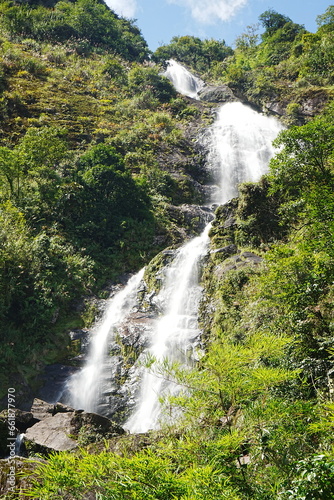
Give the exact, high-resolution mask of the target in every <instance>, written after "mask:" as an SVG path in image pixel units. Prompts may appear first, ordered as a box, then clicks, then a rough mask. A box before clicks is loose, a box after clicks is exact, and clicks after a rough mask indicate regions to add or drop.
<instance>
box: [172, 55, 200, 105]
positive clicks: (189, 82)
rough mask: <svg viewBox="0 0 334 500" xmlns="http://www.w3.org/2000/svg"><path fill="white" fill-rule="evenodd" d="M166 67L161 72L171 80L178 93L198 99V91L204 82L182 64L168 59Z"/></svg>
mask: <svg viewBox="0 0 334 500" xmlns="http://www.w3.org/2000/svg"><path fill="white" fill-rule="evenodd" d="M167 64H168V66H167V69H166V71H165V72H164V73H163V74H164V76H166V77H167V78H168V79H169V80H171V82H172V83H173V85H174V87H175V88H176V90H177V91H178V92H180V94H183V95H186V96H188V97H192V98H193V99H198V92H199V91H200V90H201V89H202V88H203V87H204V85H205V84H204V82H203V80H201V79H200V78H198V77H196V76H194V75H193V74H192V73H190V71H188V70H187V69H186V68H185V67H184V66H182V64H180V63H178V62H177V61H174V59H169V61H167Z"/></svg>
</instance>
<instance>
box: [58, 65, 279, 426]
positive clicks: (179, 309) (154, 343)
mask: <svg viewBox="0 0 334 500" xmlns="http://www.w3.org/2000/svg"><path fill="white" fill-rule="evenodd" d="M167 71H169V76H168V75H166V76H168V77H169V78H170V79H171V80H172V81H173V83H174V85H175V86H176V88H177V89H178V90H179V91H180V92H182V93H185V94H186V95H190V93H192V97H196V96H197V91H198V88H199V87H196V85H197V84H196V83H194V82H196V78H195V77H194V76H193V75H191V74H190V73H189V72H188V71H187V70H186V69H185V68H183V67H182V66H181V65H179V64H178V63H176V62H175V61H170V64H169V70H167ZM188 73H189V74H190V77H189V75H188ZM281 129H282V126H281V125H280V123H279V122H278V121H277V120H276V119H274V118H270V117H266V116H263V115H260V114H259V113H256V112H255V111H253V110H252V109H250V108H249V107H247V106H245V105H243V104H241V103H239V102H233V103H227V104H224V105H223V106H221V107H220V108H219V110H218V111H217V118H216V120H215V122H214V123H213V125H212V126H211V127H210V128H209V129H208V131H207V133H206V134H205V136H204V139H203V141H204V142H205V146H206V148H207V150H208V162H209V164H210V166H211V168H212V171H213V173H214V176H215V177H216V179H217V180H218V183H219V187H218V188H217V193H218V194H217V195H216V197H215V199H214V200H208V202H211V203H212V202H215V203H220V204H223V203H226V202H227V201H228V200H230V199H231V198H232V197H234V196H236V194H237V185H238V184H239V183H240V182H243V181H256V180H258V179H259V178H260V176H261V175H262V174H264V173H265V172H266V170H267V166H268V162H269V159H270V158H271V157H272V155H273V154H274V149H273V147H272V141H273V140H274V139H275V137H276V136H277V134H278V132H279V131H280V130H281ZM209 229H210V224H209V225H208V226H207V227H206V229H205V230H204V232H203V233H202V234H201V235H200V236H198V237H196V238H193V239H192V240H191V241H189V242H188V243H187V244H185V245H184V246H183V247H181V248H180V249H179V250H178V251H177V252H176V256H175V257H174V259H173V261H172V262H171V264H170V265H169V266H167V267H166V268H165V279H164V282H163V284H162V287H161V291H160V293H159V295H158V296H157V297H156V305H157V306H158V309H159V310H160V311H162V313H161V315H160V317H159V318H157V319H156V320H155V322H154V325H153V328H152V329H151V330H152V331H151V336H150V339H149V342H148V344H149V347H148V348H147V349H146V350H144V352H143V353H142V355H141V356H140V359H143V358H146V357H147V356H148V357H153V358H154V359H156V360H157V361H158V362H159V361H162V360H163V359H164V358H167V359H169V360H171V361H179V362H181V363H188V362H189V359H191V358H192V357H193V350H194V348H195V346H196V344H197V343H198V340H199V337H200V331H199V327H198V322H197V313H198V306H199V302H200V298H201V292H202V290H201V286H200V284H199V277H200V267H201V260H202V258H203V257H204V256H205V254H206V253H207V248H208V243H209V237H208V233H209ZM143 275H144V271H143V270H142V271H140V272H139V273H138V274H137V275H136V276H134V277H133V278H131V280H130V281H129V282H128V285H127V286H126V287H125V288H124V289H123V290H121V291H120V292H118V293H117V294H116V295H115V296H114V297H113V298H112V299H110V301H109V304H108V306H107V308H106V313H105V315H104V317H103V319H102V321H101V323H100V325H99V326H98V327H97V328H96V331H95V333H94V334H93V340H92V344H91V348H90V352H89V355H88V359H87V362H86V365H85V366H84V368H83V369H82V370H81V371H79V372H78V373H77V374H75V375H74V376H73V377H72V378H71V379H70V380H69V382H68V391H69V393H70V397H69V401H68V402H69V403H70V404H71V405H72V406H74V407H75V408H83V409H85V410H88V411H99V412H101V399H102V400H103V398H102V395H103V394H106V393H108V387H107V386H108V383H109V384H110V383H112V382H111V381H110V372H111V371H112V370H111V366H110V363H111V362H112V361H111V360H110V357H109V358H108V356H107V353H108V343H109V342H110V338H111V337H112V336H113V335H114V332H115V331H117V328H118V327H119V326H120V325H121V324H122V323H123V324H124V322H126V320H127V318H129V316H130V313H131V311H132V310H133V309H134V307H135V305H136V296H137V292H138V290H139V287H140V283H141V280H142V279H143ZM133 371H134V372H135V373H134V375H133V378H136V377H139V378H140V379H141V383H140V389H139V391H138V392H139V395H138V396H137V405H136V407H135V409H134V411H133V413H132V415H131V416H130V418H129V419H128V420H127V422H126V423H125V427H126V428H127V429H128V430H130V432H145V431H147V430H149V429H152V428H157V427H158V426H159V420H160V417H161V406H160V403H159V398H160V396H161V395H162V394H167V393H172V394H173V393H175V392H177V391H178V390H179V387H178V386H177V385H176V384H175V383H173V382H170V381H167V380H165V379H163V378H162V377H159V376H157V375H155V374H154V373H152V372H150V371H148V370H145V369H144V368H143V367H142V366H140V364H139V366H138V365H137V366H135V367H134V369H133ZM108 374H109V375H108ZM124 390H125V391H127V388H126V386H124Z"/></svg>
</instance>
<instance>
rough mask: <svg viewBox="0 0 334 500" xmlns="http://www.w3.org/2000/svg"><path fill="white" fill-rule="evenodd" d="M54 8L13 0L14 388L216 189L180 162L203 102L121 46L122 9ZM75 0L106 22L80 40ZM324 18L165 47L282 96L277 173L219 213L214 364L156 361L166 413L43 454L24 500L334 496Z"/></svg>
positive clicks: (6, 338) (6, 172) (266, 19)
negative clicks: (136, 429) (85, 306)
mask: <svg viewBox="0 0 334 500" xmlns="http://www.w3.org/2000/svg"><path fill="white" fill-rule="evenodd" d="M52 5H54V8H55V11H54V12H55V13H56V14H55V16H54V17H52V16H51V17H50V16H49V14H50V11H49V10H48V7H46V6H45V4H43V5H42V6H41V5H39V4H35V3H34V2H31V3H28V4H27V5H23V6H22V5H18V4H15V3H9V2H2V3H1V9H2V14H3V15H2V18H1V23H2V24H1V29H2V36H3V38H2V44H1V48H0V50H1V55H2V62H1V73H0V76H1V78H0V84H1V92H2V94H1V101H0V106H1V107H0V112H1V116H2V123H1V131H0V133H1V139H2V145H1V147H0V239H1V247H0V269H1V273H0V313H1V323H0V324H1V352H2V357H1V361H0V366H1V368H2V372H1V377H2V379H1V385H2V386H3V387H6V386H7V383H8V379H7V377H8V375H9V376H10V377H13V375H12V374H13V372H15V370H16V372H15V373H16V377H18V384H25V383H26V382H27V381H28V382H30V381H31V379H32V375H33V374H34V373H35V372H36V371H37V370H38V369H39V368H40V365H41V363H47V362H48V361H50V362H51V361H52V360H54V359H55V358H56V355H55V352H56V351H57V349H58V350H59V346H60V345H62V343H63V341H64V339H63V335H62V334H61V332H63V331H65V330H66V328H67V327H68V322H69V319H71V316H72V314H73V308H74V304H75V303H76V302H75V301H76V300H78V299H80V297H82V296H83V295H85V294H90V293H91V292H92V290H94V289H95V290H96V289H97V288H99V287H102V283H103V281H104V280H105V279H106V278H107V277H110V276H116V275H117V274H119V273H120V272H123V271H129V270H134V269H137V268H139V267H140V266H141V265H142V264H143V263H144V262H147V261H148V260H149V259H150V257H151V256H152V255H154V254H155V253H156V252H157V251H158V250H159V249H160V246H161V245H164V246H167V245H168V244H170V243H171V242H173V241H175V238H176V236H175V225H176V224H175V219H174V216H171V215H170V212H169V208H170V207H171V206H172V205H175V204H178V203H184V202H190V203H191V202H195V201H198V200H200V194H199V193H198V192H196V190H195V188H194V184H192V183H191V177H190V176H189V175H188V176H187V174H188V173H189V172H188V171H189V170H191V167H193V168H194V165H191V164H190V165H189V163H188V164H187V168H182V165H180V163H179V159H180V158H181V156H182V153H184V151H185V152H186V155H187V158H188V159H189V156H190V155H193V154H194V150H193V149H191V147H190V145H189V142H187V141H186V139H185V135H184V130H185V127H186V125H187V122H188V120H189V119H192V118H194V117H198V114H199V111H198V108H195V107H194V106H188V105H187V102H186V101H185V100H183V99H181V98H180V97H178V96H177V95H176V93H175V91H174V89H173V87H172V86H171V85H170V83H169V82H168V80H166V79H165V78H163V77H162V76H161V75H160V72H159V69H158V68H156V67H155V66H154V65H151V64H141V63H140V62H141V60H142V58H143V57H144V55H143V54H144V52H145V51H144V52H142V48H143V47H144V46H145V44H143V42H141V43H140V44H139V45H140V46H141V49H140V50H139V52H136V50H137V49H136V47H137V48H138V44H137V42H138V40H134V39H133V38H132V41H131V43H134V45H135V47H134V48H133V51H132V52H131V50H130V49H129V47H128V46H127V45H126V44H125V45H124V44H123V45H122V43H123V42H121V40H122V38H118V37H117V36H116V37H115V38H114V39H113V40H116V41H117V47H116V45H111V52H109V51H108V44H109V41H108V40H107V38H104V37H108V36H109V35H110V33H111V32H112V29H114V28H115V27H117V26H118V27H119V25H118V23H124V22H125V21H124V20H122V19H119V18H117V16H115V15H114V14H112V13H110V11H108V10H107V9H106V7H105V6H104V4H102V3H93V2H92V1H91V0H79V1H78V2H74V3H67V2H58V3H56V4H54V3H52ZM74 13H75V16H74ZM78 13H82V15H83V14H85V16H86V15H87V16H88V18H89V19H91V18H90V17H89V16H92V19H94V27H93V28H94V29H92V32H91V33H90V35H91V38H89V39H88V38H85V40H84V43H82V41H83V40H82V38H81V37H86V36H87V37H88V35H83V32H80V30H79V27H78V26H77V25H75V23H74V19H80V16H79V17H77V15H79V14H78ZM80 15H81V14H80ZM27 16H28V19H29V22H28V23H26V24H24V20H25V19H27ZM29 16H30V17H29ZM43 16H44V17H43ZM48 16H49V17H48ZM94 16H97V18H98V22H97V21H96V19H97V18H96V17H94ZM48 19H49V20H50V19H52V22H55V23H56V24H57V23H58V24H57V26H56V28H57V29H56V28H55V25H52V26H51V25H50V24H48V23H49V20H48ZM14 21H15V22H16V23H17V25H16V26H17V27H16V28H15V27H14V24H13V23H14ZM318 21H319V29H318V31H317V33H315V34H311V33H307V32H306V31H305V29H304V27H303V26H301V25H298V24H295V23H293V21H292V20H291V19H289V18H287V17H286V16H284V15H281V14H279V13H277V12H275V11H272V10H269V11H266V12H264V13H263V14H262V16H261V17H260V22H261V24H262V26H263V28H264V32H263V34H262V37H261V41H260V38H259V36H258V34H257V32H256V28H255V27H250V28H249V30H248V31H247V32H246V33H244V34H243V35H241V36H240V37H239V38H238V40H237V43H236V49H235V51H234V52H233V53H232V52H231V49H229V48H228V47H226V46H225V44H224V42H214V41H207V40H206V41H201V40H199V39H196V38H193V37H176V38H174V39H173V40H172V43H171V44H170V46H165V47H161V48H160V49H158V51H157V53H156V54H155V58H156V60H158V61H160V60H162V59H164V58H166V57H168V58H169V57H176V58H178V59H179V60H181V61H184V62H185V63H186V64H188V65H189V66H191V67H193V68H194V69H195V70H196V71H198V72H202V73H205V74H206V75H211V77H212V78H214V79H215V80H216V81H218V82H227V83H229V84H230V85H231V86H232V87H233V88H234V89H235V90H236V91H238V92H240V93H241V94H242V95H243V96H246V98H247V99H248V100H250V101H252V102H254V103H257V104H259V105H266V103H269V102H272V101H273V100H276V101H275V102H278V103H279V105H280V106H281V108H282V109H283V111H284V113H285V118H286V122H287V123H288V124H290V125H291V126H290V128H287V129H286V130H284V131H283V132H281V134H280V135H279V137H278V138H277V140H276V146H277V147H278V153H277V154H276V156H275V158H274V159H273V160H272V161H271V164H270V171H269V173H268V175H266V176H265V177H264V178H262V179H261V181H260V182H259V183H256V184H253V183H246V184H243V185H242V186H241V187H240V196H239V198H238V199H234V200H232V201H231V202H229V203H228V204H226V205H225V206H223V207H219V208H218V209H217V212H216V219H215V221H214V222H213V225H212V229H211V233H210V236H211V244H212V250H217V249H220V251H219V252H214V251H213V252H211V253H210V255H209V257H208V258H207V261H206V263H205V266H204V270H203V277H202V285H203V289H204V296H203V301H202V304H201V311H200V321H201V326H202V328H203V332H204V336H203V339H204V340H203V342H204V345H203V350H202V351H201V352H199V353H198V362H197V363H196V365H195V366H193V367H188V368H184V367H182V366H179V365H178V364H176V363H174V364H172V363H170V362H169V361H168V360H166V361H165V362H163V363H161V364H160V365H158V366H157V363H155V364H152V363H153V361H154V360H148V365H149V366H150V367H151V369H155V370H156V371H157V372H158V374H159V375H160V376H162V377H167V378H168V379H173V380H175V381H177V382H178V383H179V384H180V385H181V386H182V387H183V389H184V390H183V391H182V392H181V393H180V394H178V395H177V396H174V397H172V398H167V399H166V400H165V401H164V408H165V415H166V424H165V426H164V427H163V428H162V430H161V431H159V432H156V433H151V434H150V435H147V436H122V437H119V438H115V439H114V440H110V441H107V440H105V442H104V443H94V444H92V445H90V447H89V448H88V449H86V448H83V449H81V450H80V451H79V452H76V453H56V454H54V455H51V456H49V457H48V458H47V459H46V460H44V461H43V462H42V463H41V461H40V459H38V460H37V461H36V464H35V468H34V471H33V474H32V475H31V477H27V476H28V475H29V474H28V472H27V473H25V471H24V470H23V476H26V477H25V480H24V481H25V482H24V485H23V486H24V488H25V491H22V490H21V492H20V493H18V494H17V495H16V497H19V498H24V497H25V496H27V497H30V498H31V497H32V498H37V499H40V500H42V499H43V500H48V499H50V500H51V499H52V500H53V499H55V500H56V499H61V498H67V499H68V500H72V499H73V500H74V499H76V498H77V499H85V498H86V499H87V498H99V499H105V500H107V499H111V498H113V499H120V500H121V499H129V500H130V499H133V500H134V499H139V498H140V499H141V498H148V499H152V500H157V499H161V500H162V499H164V500H169V499H170V500H172V499H180V500H202V499H204V498H205V499H210V500H211V499H212V500H215V499H217V500H218V499H219V500H220V499H227V500H246V499H256V500H293V499H296V500H302V499H305V500H306V499H309V500H322V499H323V500H328V499H330V498H333V497H334V486H333V478H334V469H333V459H334V442H333V425H334V403H333V398H334V382H333V380H334V378H333V373H334V366H333V353H334V344H333V324H334V323H333V292H334V289H333V284H334V271H333V270H334V254H333V240H334V224H333V212H334V196H333V191H334V171H333V164H334V163H333V162H334V156H333V155H334V153H333V137H334V125H333V121H334V107H333V105H332V104H331V103H329V105H327V107H326V108H325V109H324V110H323V111H322V112H321V113H317V109H316V107H313V109H312V113H311V114H313V115H316V116H315V117H313V118H311V117H310V116H307V112H306V111H305V110H306V109H307V106H306V107H305V102H306V101H307V100H308V99H309V98H310V97H312V98H314V96H318V97H319V102H320V106H319V109H323V108H324V105H325V103H326V102H328V101H330V100H331V84H332V83H333V82H332V80H333V64H332V63H333V50H332V46H333V44H332V38H333V27H334V11H333V7H332V6H330V7H329V8H328V9H327V10H326V12H325V13H324V14H323V15H321V16H319V18H318ZM50 22H51V21H50ZM85 22H86V21H85ZM100 22H101V24H100V25H99V23H100ZM109 22H110V23H111V25H110V27H108V29H105V23H107V25H108V26H109V24H108V23H109ZM44 25H45V29H46V30H47V31H46V32H47V33H49V35H48V36H50V37H52V36H55V35H54V34H55V33H61V34H62V35H61V36H64V38H61V37H60V35H59V34H58V35H57V36H58V37H60V38H57V45H56V48H55V47H54V46H51V45H50V44H49V42H50V41H53V42H54V41H55V40H56V39H55V38H48V39H47V40H46V41H42V38H43V37H42V36H41V35H40V34H39V33H41V31H39V30H41V29H42V27H43V26H44ZM99 26H100V27H102V28H103V34H101V36H100V35H98V33H99V31H98V30H99ZM127 26H128V28H129V30H130V32H131V33H132V34H133V35H136V36H137V35H138V33H137V32H136V31H135V30H134V31H131V26H132V28H133V25H132V24H131V23H130V24H127ZM60 28H61V29H60ZM102 28H101V29H102ZM109 28H110V29H109ZM28 29H29V30H30V32H29V33H28V31H24V30H28ZM80 29H81V28H80ZM115 29H116V28H115ZM133 29H134V28H133ZM75 30H77V31H75ZM64 33H67V34H66V35H65V34H64ZM94 33H95V34H94ZM90 35H89V36H90ZM27 36H29V38H28V39H27V38H26V37H27ZM94 36H96V37H97V38H96V39H95V40H94ZM110 36H111V35H110ZM122 36H123V35H122ZM124 36H125V35H124ZM8 37H10V38H8ZM128 41H129V39H128ZM129 43H130V42H129ZM83 49H84V50H83ZM210 50H211V52H210ZM209 53H210V54H212V57H211V56H210V57H211V59H210V57H208V54H209ZM129 54H132V55H131V56H130V55H129ZM134 54H136V55H135V56H134ZM199 109H201V108H199ZM306 118H307V119H306ZM302 122H303V125H300V123H302ZM297 124H298V125H297ZM173 155H176V157H177V161H178V163H177V164H176V166H175V162H174V164H171V165H168V162H169V160H170V159H171V158H173ZM197 167H198V165H197ZM187 169H188V170H187ZM174 208H175V207H174ZM173 213H175V212H173ZM157 240H159V241H161V242H162V243H157V242H156V241H157ZM231 246H233V248H236V252H237V253H236V254H235V255H232V256H231V254H230V253H229V250H228V249H229V248H230V247H231ZM224 248H225V249H227V250H226V252H225V251H224ZM254 255H255V257H256V258H255V260H254V258H253V260H252V256H253V257H254ZM249 256H251V257H249ZM64 318H66V321H67V323H66V325H64V320H63V319H64ZM75 321H76V323H75V324H76V325H77V324H78V323H77V321H78V320H77V319H76V320H75ZM27 352H28V353H29V360H28V362H25V357H26V353H27ZM58 355H59V356H60V357H62V358H63V357H64V356H65V353H64V352H60V353H59V354H58ZM11 380H13V379H12V378H11ZM168 417H169V418H168ZM30 465H31V464H30ZM23 469H24V466H23ZM28 470H31V469H29V467H28V465H27V471H28ZM8 498H9V500H10V498H11V496H10V495H8Z"/></svg>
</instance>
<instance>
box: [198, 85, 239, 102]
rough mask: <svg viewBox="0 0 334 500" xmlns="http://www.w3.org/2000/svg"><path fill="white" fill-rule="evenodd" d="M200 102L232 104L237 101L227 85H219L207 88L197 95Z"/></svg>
mask: <svg viewBox="0 0 334 500" xmlns="http://www.w3.org/2000/svg"><path fill="white" fill-rule="evenodd" d="M198 95H199V98H200V99H201V101H206V102H217V103H218V102H233V101H236V100H238V99H237V98H236V97H235V95H234V94H233V92H232V90H231V89H230V88H229V87H228V86H227V85H220V86H219V87H214V86H207V87H205V88H204V89H203V90H201V91H200V92H199V93H198Z"/></svg>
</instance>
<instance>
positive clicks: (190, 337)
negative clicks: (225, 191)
mask: <svg viewBox="0 0 334 500" xmlns="http://www.w3.org/2000/svg"><path fill="white" fill-rule="evenodd" d="M209 228H210V224H208V226H207V227H206V229H205V231H204V232H203V233H202V234H201V236H198V237H196V238H193V239H192V240H191V241H190V242H189V243H188V244H186V245H184V246H183V247H182V248H181V249H180V250H179V251H178V253H177V255H176V257H175V259H174V260H173V262H172V264H171V265H170V266H169V267H168V268H167V270H166V276H165V281H164V285H163V287H162V290H161V292H160V293H159V295H158V297H157V302H158V303H159V304H160V306H161V309H163V311H164V313H163V315H162V316H161V317H160V318H159V319H158V320H157V322H156V326H155V328H154V331H153V335H152V338H151V345H150V347H149V348H148V349H147V351H146V352H144V356H143V357H145V355H146V356H147V354H149V355H150V356H153V358H154V360H155V361H157V362H162V361H163V360H164V359H165V358H167V359H168V360H171V361H179V362H181V363H187V361H188V359H189V358H191V357H192V351H193V349H194V346H195V343H196V340H197V339H198V338H199V336H200V330H199V328H198V322H197V312H198V306H199V301H200V299H201V294H202V288H201V287H200V285H199V277H200V261H201V258H202V257H204V256H205V254H206V253H207V247H208V243H209V236H208V233H209ZM167 391H168V393H169V394H171V393H174V392H176V391H178V386H177V385H176V384H174V383H173V382H170V381H166V380H165V379H164V378H163V377H162V376H158V375H156V374H154V373H152V372H150V371H149V370H146V371H145V372H144V373H143V376H142V383H141V392H140V396H139V404H138V407H137V409H136V410H135V412H134V413H133V415H132V416H131V417H130V418H129V420H128V421H127V422H126V424H125V428H126V429H128V430H129V431H130V432H145V431H147V430H148V429H154V428H156V427H157V426H158V423H159V418H160V402H159V397H160V396H161V395H162V394H163V393H165V392H167Z"/></svg>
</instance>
